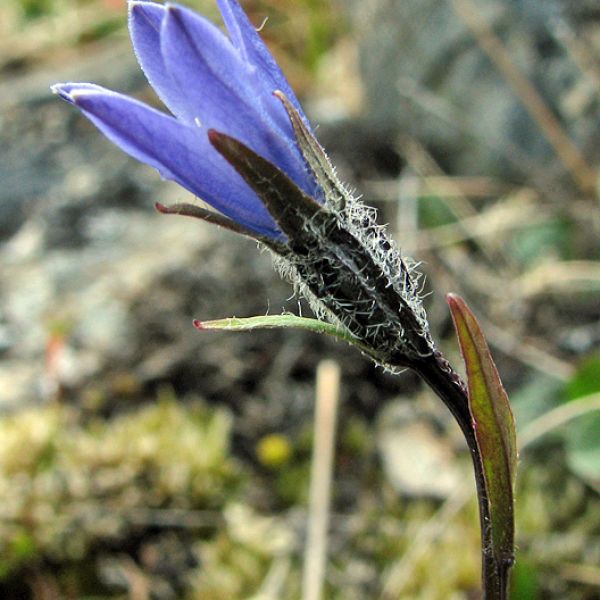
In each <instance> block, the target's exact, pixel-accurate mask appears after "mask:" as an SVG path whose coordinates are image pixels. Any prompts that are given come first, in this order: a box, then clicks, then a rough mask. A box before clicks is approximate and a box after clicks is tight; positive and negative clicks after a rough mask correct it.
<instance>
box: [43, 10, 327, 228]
mask: <svg viewBox="0 0 600 600" xmlns="http://www.w3.org/2000/svg"><path fill="white" fill-rule="evenodd" d="M217 2H218V5H219V8H220V10H221V13H222V15H223V20H224V22H225V26H226V28H227V31H228V33H229V37H227V36H225V35H224V34H223V33H222V32H221V31H220V30H219V29H218V28H217V27H216V26H215V25H213V24H212V23H211V22H209V21H207V20H206V19H204V18H203V17H201V16H199V15H197V14H196V13H194V12H192V11H190V10H188V9H186V8H184V7H182V6H178V5H175V4H165V5H162V4H157V3H154V2H139V1H135V2H131V3H130V5H129V6H130V12H129V29H130V35H131V39H132V42H133V46H134V50H135V53H136V55H137V58H138V61H139V63H140V65H141V67H142V69H143V71H144V73H145V74H146V77H147V78H148V81H149V82H150V84H151V85H152V87H153V88H154V89H155V91H156V93H157V94H158V96H159V97H160V99H161V100H162V101H163V102H164V104H165V105H166V106H167V108H168V109H169V110H170V112H171V113H172V115H168V114H166V113H163V112H161V111H158V110H155V109H154V108H151V107H149V106H147V105H145V104H143V103H141V102H139V101H137V100H135V99H133V98H130V97H128V96H124V95H122V94H119V93H116V92H113V91H110V90H107V89H105V88H102V87H101V86H98V85H94V84H91V83H62V84H56V85H55V86H53V91H54V92H55V93H57V94H59V95H60V96H61V97H62V98H63V99H65V100H67V101H68V102H70V103H72V104H74V105H75V106H77V107H78V108H80V109H81V110H82V112H83V113H84V114H85V116H86V117H88V118H89V119H90V121H92V122H93V123H94V124H95V125H96V126H97V127H98V128H99V129H100V130H101V131H102V132H103V133H104V134H105V135H106V137H108V138H109V139H110V140H111V141H112V142H114V143H115V144H116V145H118V146H119V147H120V148H121V149H122V150H124V151H125V152H127V153H128V154H130V155H131V156H133V157H134V158H136V159H138V160H140V161H142V162H144V163H147V164H149V165H151V166H152V167H154V168H156V169H157V170H158V171H159V172H160V174H161V175H162V176H163V177H164V178H165V179H170V180H173V181H176V182H177V183H179V184H180V185H182V186H183V187H184V188H186V189H187V190H189V191H190V192H192V193H193V194H195V195H196V196H198V197H199V198H201V199H202V200H204V201H205V202H207V203H208V204H210V205H211V206H213V207H214V208H215V209H217V210H218V211H220V212H221V213H222V214H224V215H226V216H227V217H229V218H230V219H232V220H233V221H235V222H236V223H238V224H239V225H241V226H242V227H244V228H247V229H248V230H250V231H251V232H254V233H256V234H258V235H259V236H266V237H267V238H269V239H273V240H280V239H284V238H285V236H284V234H283V233H282V232H281V230H280V228H279V227H278V225H277V223H276V222H275V221H274V219H273V218H272V216H271V215H270V214H269V212H268V210H267V209H266V208H265V206H264V204H263V202H262V201H261V200H260V199H259V197H258V196H257V195H256V193H255V192H254V191H253V190H252V189H251V188H250V187H249V186H248V185H247V184H246V183H245V182H244V180H243V179H242V178H241V177H240V176H239V175H238V173H236V171H235V169H234V168H233V167H232V166H231V165H230V164H229V162H228V161H227V160H225V158H224V157H223V156H221V154H220V153H219V152H217V150H216V149H215V148H214V147H213V145H212V144H211V142H210V140H209V136H208V132H209V131H210V130H211V129H214V130H218V131H220V132H223V133H224V134H227V135H229V136H232V137H233V138H235V139H236V140H239V141H240V142H242V143H243V144H245V145H246V146H248V147H249V148H251V149H252V150H253V151H254V152H256V153H257V154H258V155H260V156H262V157H264V158H265V159H266V160H268V161H269V162H271V163H272V164H274V165H276V166H277V167H278V168H279V169H280V170H281V171H283V172H284V173H285V174H286V175H287V176H288V177H289V178H290V179H291V180H292V181H293V182H294V183H295V184H296V185H297V186H298V187H299V188H300V189H301V190H302V191H303V192H304V193H306V194H307V195H308V196H311V197H313V198H317V199H319V200H321V199H322V195H323V194H322V191H321V189H320V186H319V185H318V183H317V182H316V180H315V177H314V176H313V174H312V171H311V170H310V169H309V168H308V167H307V164H306V160H305V158H304V156H303V154H302V152H301V150H300V148H299V146H298V143H297V141H296V136H295V134H294V130H293V128H292V125H291V122H290V119H289V116H288V113H287V112H286V110H285V108H284V106H283V104H282V102H281V100H280V99H279V98H277V97H276V96H275V95H274V92H276V91H279V92H282V94H283V95H284V96H285V97H286V98H287V99H288V100H289V102H290V103H291V105H292V106H293V108H294V109H295V110H296V111H298V114H299V115H300V118H301V119H302V121H303V123H304V125H305V126H306V127H307V128H308V127H309V125H308V121H307V119H306V117H305V115H304V113H303V112H302V109H301V107H300V105H299V103H298V100H297V99H296V96H295V95H294V92H293V91H292V89H291V88H290V86H289V84H288V82H287V81H286V79H285V77H284V75H283V73H282V72H281V70H280V69H279V67H278V65H277V63H276V62H275V60H274V58H273V57H272V55H271V54H270V52H269V50H268V49H267V48H266V46H265V45H264V43H263V42H262V40H261V38H260V36H259V35H258V33H257V31H256V30H255V28H254V27H253V25H252V24H251V22H250V21H249V20H248V18H247V16H246V15H245V14H244V12H243V10H242V9H241V7H240V6H239V4H238V3H237V1H236V0H217Z"/></svg>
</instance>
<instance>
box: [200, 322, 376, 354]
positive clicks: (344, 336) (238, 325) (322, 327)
mask: <svg viewBox="0 0 600 600" xmlns="http://www.w3.org/2000/svg"><path fill="white" fill-rule="evenodd" d="M194 327H195V328H196V329H199V330H201V331H204V330H208V331H217V330H221V331H252V330H254V329H286V328H295V329H304V330H306V331H313V332H315V333H324V334H326V335H330V336H332V337H335V338H337V339H339V340H342V341H344V342H348V343H350V344H353V345H355V346H358V347H359V348H360V349H362V350H363V351H366V350H367V349H366V348H363V347H362V344H360V343H359V342H357V340H356V338H355V337H354V336H353V335H352V334H351V333H350V332H349V331H346V330H345V329H341V328H340V327H336V326H335V325H332V324H331V323H327V322H325V321H318V320H317V319H308V318H306V317H297V316H296V315H266V316H259V317H246V318H241V319H240V318H237V317H228V318H226V319H217V320H214V321H198V320H196V321H194Z"/></svg>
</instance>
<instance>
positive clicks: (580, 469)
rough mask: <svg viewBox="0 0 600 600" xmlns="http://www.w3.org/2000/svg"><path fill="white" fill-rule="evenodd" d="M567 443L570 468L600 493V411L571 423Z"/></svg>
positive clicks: (567, 433)
mask: <svg viewBox="0 0 600 600" xmlns="http://www.w3.org/2000/svg"><path fill="white" fill-rule="evenodd" d="M565 442H566V452H567V463H568V465H569V468H570V469H571V470H572V471H573V473H575V474H576V475H577V476H578V477H581V479H583V480H584V481H586V482H587V483H588V484H589V485H591V486H592V487H593V488H594V489H596V490H598V491H600V411H598V410H596V411H595V412H593V413H590V414H588V415H585V416H584V417H580V418H579V419H577V421H575V422H573V423H570V424H569V426H568V428H567V432H566V439H565Z"/></svg>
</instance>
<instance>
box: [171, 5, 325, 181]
mask: <svg viewBox="0 0 600 600" xmlns="http://www.w3.org/2000/svg"><path fill="white" fill-rule="evenodd" d="M160 40H161V51H162V54H163V58H164V62H165V66H166V69H167V71H168V72H169V73H170V75H171V77H172V79H173V81H174V82H175V83H176V85H178V86H179V89H182V90H185V95H186V98H187V101H188V103H189V104H190V105H192V106H194V107H195V109H196V115H195V116H196V117H197V118H198V119H199V120H200V122H201V123H202V125H203V126H206V127H207V129H208V128H215V129H219V130H222V131H225V132H227V133H228V134H229V135H231V136H233V137H235V138H237V139H239V140H240V141H242V142H244V143H245V144H246V145H248V146H250V147H251V148H252V149H253V150H254V151H255V152H257V153H259V154H261V155H262V156H264V157H265V158H267V159H268V160H270V161H271V162H273V163H275V164H277V165H278V166H279V167H280V168H281V169H282V170H284V171H285V172H286V173H287V174H288V175H289V176H290V177H292V178H293V179H294V181H295V182H296V183H297V184H298V185H300V186H302V188H303V189H304V190H305V191H307V192H308V193H311V192H312V191H313V188H314V185H313V182H312V178H311V177H310V176H309V174H308V172H307V169H306V164H305V162H304V159H303V158H302V155H301V153H300V151H299V149H298V147H297V145H296V144H295V141H294V138H293V131H292V129H291V125H290V123H289V119H287V117H285V111H284V110H283V107H282V106H281V103H280V102H279V101H278V100H277V99H276V98H274V97H273V96H272V92H271V90H268V91H267V90H261V89H260V88H259V89H257V87H256V79H255V78H254V76H253V73H252V72H251V71H250V69H251V67H250V65H248V64H247V63H246V62H244V61H243V60H242V58H241V57H240V55H239V54H238V52H237V51H236V49H235V48H234V46H233V45H232V44H231V43H230V41H229V40H228V39H227V38H226V37H225V36H224V35H223V34H222V33H221V31H220V30H219V29H218V28H217V27H215V26H214V25H213V24H212V23H210V22H209V21H207V20H206V19H203V18H202V17H200V16H198V15H196V14H195V13H194V12H192V11H190V10H188V9H186V8H183V7H181V6H176V5H168V7H167V15H166V17H165V18H164V19H163V21H162V29H161V35H160ZM261 96H262V98H261ZM261 99H262V100H263V103H261V102H260V100H261ZM264 102H268V103H270V105H271V106H273V107H275V108H276V110H277V111H278V113H279V114H283V115H284V117H285V119H286V121H287V122H286V130H285V131H283V130H281V129H280V128H279V127H278V126H277V125H276V124H275V123H274V121H273V119H272V117H271V114H270V113H271V111H270V110H264ZM278 105H279V106H278Z"/></svg>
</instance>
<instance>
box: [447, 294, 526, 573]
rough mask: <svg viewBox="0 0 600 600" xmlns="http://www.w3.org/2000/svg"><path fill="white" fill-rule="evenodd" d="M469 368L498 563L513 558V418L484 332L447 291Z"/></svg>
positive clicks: (471, 407)
mask: <svg viewBox="0 0 600 600" xmlns="http://www.w3.org/2000/svg"><path fill="white" fill-rule="evenodd" d="M446 299H447V302H448V306H449V307H450V311H451V313H452V319H453V321H454V328H455V330H456V333H457V336H458V341H459V344H460V349H461V353H462V357H463V360H464V362H465V366H466V370H467V386H468V392H469V410H470V412H471V417H472V420H473V429H474V433H475V438H476V440H477V446H478V450H479V457H480V459H481V461H482V464H483V473H484V479H485V485H486V488H487V490H486V491H487V498H488V502H489V513H490V516H491V523H490V526H491V538H492V545H493V553H494V556H495V559H496V561H497V563H498V564H499V565H506V566H510V564H512V562H513V560H514V496H513V488H514V483H515V475H516V470H517V439H516V432H515V422H514V418H513V414H512V411H511V408H510V404H509V401H508V396H507V395H506V391H505V390H504V387H503V385H502V382H501V381H500V376H499V375H498V370H497V369H496V365H495V364H494V361H493V359H492V355H491V354H490V350H489V348H488V345H487V342H486V340H485V337H484V335H483V331H482V330H481V327H480V326H479V323H478V322H477V320H476V319H475V316H474V315H473V313H472V312H471V310H470V309H469V307H468V306H467V304H466V302H465V301H464V300H463V299H462V298H461V297H460V296H456V295H454V294H448V296H447V298H446Z"/></svg>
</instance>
